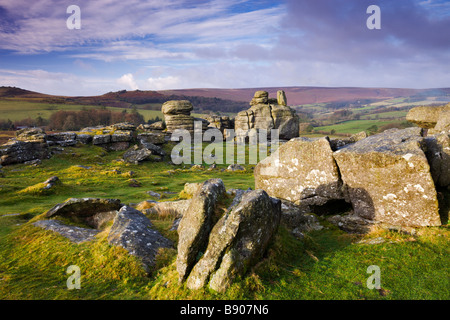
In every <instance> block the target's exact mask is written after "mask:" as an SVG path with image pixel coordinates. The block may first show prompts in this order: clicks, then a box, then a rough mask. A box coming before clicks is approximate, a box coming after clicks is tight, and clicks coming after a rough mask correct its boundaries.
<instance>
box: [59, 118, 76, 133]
mask: <svg viewBox="0 0 450 320" xmlns="http://www.w3.org/2000/svg"><path fill="white" fill-rule="evenodd" d="M62 129H63V130H69V131H70V130H77V129H78V128H77V124H76V122H75V116H74V115H72V114H71V115H69V116H68V117H67V118H66V120H65V121H64V125H63V127H62Z"/></svg>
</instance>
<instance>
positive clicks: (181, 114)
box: [161, 100, 195, 134]
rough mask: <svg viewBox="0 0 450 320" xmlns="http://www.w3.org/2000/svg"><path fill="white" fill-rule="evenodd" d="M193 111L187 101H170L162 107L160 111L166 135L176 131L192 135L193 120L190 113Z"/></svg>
mask: <svg viewBox="0 0 450 320" xmlns="http://www.w3.org/2000/svg"><path fill="white" fill-rule="evenodd" d="M193 109H194V107H193V106H192V104H191V103H190V102H189V101H188V100H171V101H167V102H165V103H164V104H163V105H162V108H161V111H162V113H163V114H164V121H165V123H166V130H167V132H168V133H172V132H174V131H175V130H176V129H184V130H188V131H189V132H190V133H191V134H193V133H194V120H195V118H194V117H192V116H191V111H192V110H193Z"/></svg>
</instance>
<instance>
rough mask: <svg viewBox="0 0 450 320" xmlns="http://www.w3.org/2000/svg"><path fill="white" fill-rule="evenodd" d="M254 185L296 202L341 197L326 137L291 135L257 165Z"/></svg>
mask: <svg viewBox="0 0 450 320" xmlns="http://www.w3.org/2000/svg"><path fill="white" fill-rule="evenodd" d="M254 175H255V188H256V189H264V190H265V191H266V192H267V193H268V194H269V195H270V196H272V197H276V198H279V199H285V200H288V201H291V202H294V203H296V204H307V205H322V204H324V203H326V202H327V201H328V200H331V199H343V193H342V188H341V186H342V183H341V180H340V176H339V172H338V168H337V165H336V162H335V160H334V158H333V151H332V150H331V147H330V141H329V139H328V137H324V138H320V139H309V138H295V139H292V140H290V141H288V142H286V143H285V144H283V145H282V146H280V147H279V148H278V150H277V151H276V152H275V153H273V154H272V155H271V156H269V157H267V158H266V159H264V160H262V161H261V162H259V163H258V164H257V166H256V167H255V170H254Z"/></svg>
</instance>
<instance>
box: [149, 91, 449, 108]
mask: <svg viewBox="0 0 450 320" xmlns="http://www.w3.org/2000/svg"><path fill="white" fill-rule="evenodd" d="M257 90H264V91H267V92H269V96H271V97H276V92H277V91H278V90H284V91H285V92H286V96H287V100H288V104H289V105H303V104H312V103H330V102H343V101H355V100H358V99H366V100H367V99H370V100H386V99H393V98H399V97H416V96H422V97H423V96H449V95H450V88H438V89H403V88H357V87H330V88H328V87H270V88H264V87H261V88H248V89H180V90H162V91H158V92H160V93H162V94H165V95H169V94H172V95H180V94H182V95H185V96H202V97H216V98H221V99H228V100H233V101H246V102H249V101H250V100H251V99H252V97H253V94H254V93H255V91H257Z"/></svg>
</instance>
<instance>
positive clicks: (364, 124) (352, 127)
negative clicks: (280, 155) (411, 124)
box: [314, 120, 399, 134]
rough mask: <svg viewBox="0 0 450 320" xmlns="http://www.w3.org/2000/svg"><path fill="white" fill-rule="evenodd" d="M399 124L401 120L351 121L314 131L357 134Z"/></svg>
mask: <svg viewBox="0 0 450 320" xmlns="http://www.w3.org/2000/svg"><path fill="white" fill-rule="evenodd" d="M397 122H399V120H385V121H384V120H351V121H345V122H342V123H339V124H334V125H330V126H322V127H315V128H314V130H315V131H326V132H331V130H335V131H336V133H346V134H355V133H358V132H361V131H365V130H367V129H368V128H369V127H371V126H373V125H376V126H377V127H378V128H380V127H382V126H384V125H387V124H390V123H397Z"/></svg>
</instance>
